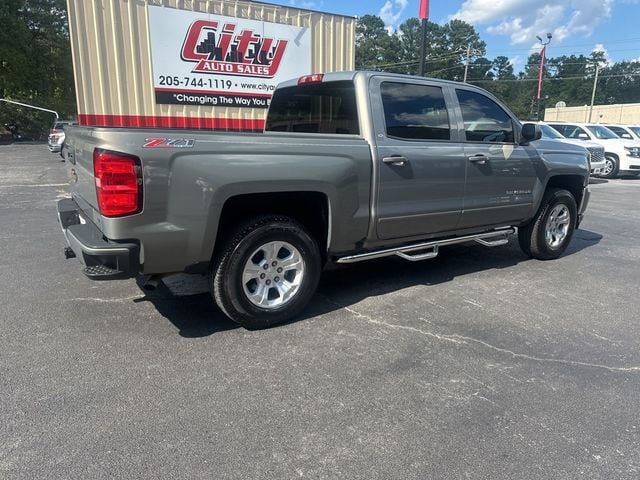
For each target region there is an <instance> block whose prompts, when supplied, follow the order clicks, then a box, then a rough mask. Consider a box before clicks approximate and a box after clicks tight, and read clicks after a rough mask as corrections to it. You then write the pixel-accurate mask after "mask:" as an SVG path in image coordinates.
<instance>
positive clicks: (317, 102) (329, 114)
mask: <svg viewBox="0 0 640 480" xmlns="http://www.w3.org/2000/svg"><path fill="white" fill-rule="evenodd" d="M265 131H271V132H300V133H332V134H342V135H359V134H360V127H359V123H358V112H357V108H356V92H355V86H354V84H353V82H352V81H337V82H326V83H309V84H304V85H298V86H292V87H285V88H281V89H278V90H276V91H275V92H274V95H273V98H272V99H271V105H270V106H269V113H268V116H267V123H266V127H265Z"/></svg>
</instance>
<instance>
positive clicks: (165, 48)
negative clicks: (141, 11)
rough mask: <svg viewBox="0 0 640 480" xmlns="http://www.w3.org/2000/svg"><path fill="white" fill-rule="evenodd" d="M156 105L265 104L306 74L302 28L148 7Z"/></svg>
mask: <svg viewBox="0 0 640 480" xmlns="http://www.w3.org/2000/svg"><path fill="white" fill-rule="evenodd" d="M148 8H149V30H150V39H151V59H152V64H153V85H154V89H155V96H156V103H161V104H178V105H204V106H219V107H247V108H267V107H268V106H269V101H270V99H271V95H272V94H273V90H275V88H276V85H277V84H278V83H280V82H282V81H283V80H288V79H291V78H296V77H300V76H302V75H307V74H309V73H311V33H310V31H309V29H308V28H303V27H294V26H291V25H284V24H281V23H271V22H262V21H257V20H247V19H244V18H236V17H227V16H222V15H211V14H203V13H197V12H191V11H186V10H176V9H172V8H164V7H158V6H151V5H150V6H149V7H148Z"/></svg>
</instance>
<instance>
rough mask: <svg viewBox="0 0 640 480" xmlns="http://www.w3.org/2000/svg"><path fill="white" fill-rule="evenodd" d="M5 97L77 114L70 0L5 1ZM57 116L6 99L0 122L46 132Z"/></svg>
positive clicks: (0, 84)
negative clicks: (23, 106) (69, 11)
mask: <svg viewBox="0 0 640 480" xmlns="http://www.w3.org/2000/svg"><path fill="white" fill-rule="evenodd" d="M0 25H2V28H1V29H0V97H1V98H7V99H11V100H17V101H22V102H25V103H30V104H35V105H37V106H41V107H45V108H50V109H52V110H56V111H58V112H59V113H60V114H61V115H63V116H69V115H72V114H74V113H75V111H76V108H75V94H74V88H73V71H72V62H71V48H70V45H69V25H68V21H67V13H66V2H65V1H64V0H3V1H2V3H0ZM52 121H53V119H52V118H51V115H49V114H44V113H39V112H37V111H34V110H30V109H25V108H18V107H12V106H8V105H7V104H5V103H2V104H0V123H8V122H17V123H18V124H20V125H21V127H22V130H23V131H24V132H26V133H28V134H31V135H32V136H42V135H44V134H46V132H47V130H48V127H49V126H50V125H51V123H52Z"/></svg>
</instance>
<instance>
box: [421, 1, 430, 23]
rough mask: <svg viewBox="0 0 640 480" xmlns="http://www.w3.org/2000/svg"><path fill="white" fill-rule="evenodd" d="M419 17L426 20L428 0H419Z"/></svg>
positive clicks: (427, 16)
mask: <svg viewBox="0 0 640 480" xmlns="http://www.w3.org/2000/svg"><path fill="white" fill-rule="evenodd" d="M419 16H420V18H421V19H423V20H426V19H427V18H429V0H420V15H419Z"/></svg>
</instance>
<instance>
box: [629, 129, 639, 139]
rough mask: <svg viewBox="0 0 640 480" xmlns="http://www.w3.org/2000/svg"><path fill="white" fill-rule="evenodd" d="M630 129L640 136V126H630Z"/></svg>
mask: <svg viewBox="0 0 640 480" xmlns="http://www.w3.org/2000/svg"><path fill="white" fill-rule="evenodd" d="M629 130H631V131H632V132H633V133H635V134H636V135H638V136H639V137H640V127H629Z"/></svg>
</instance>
